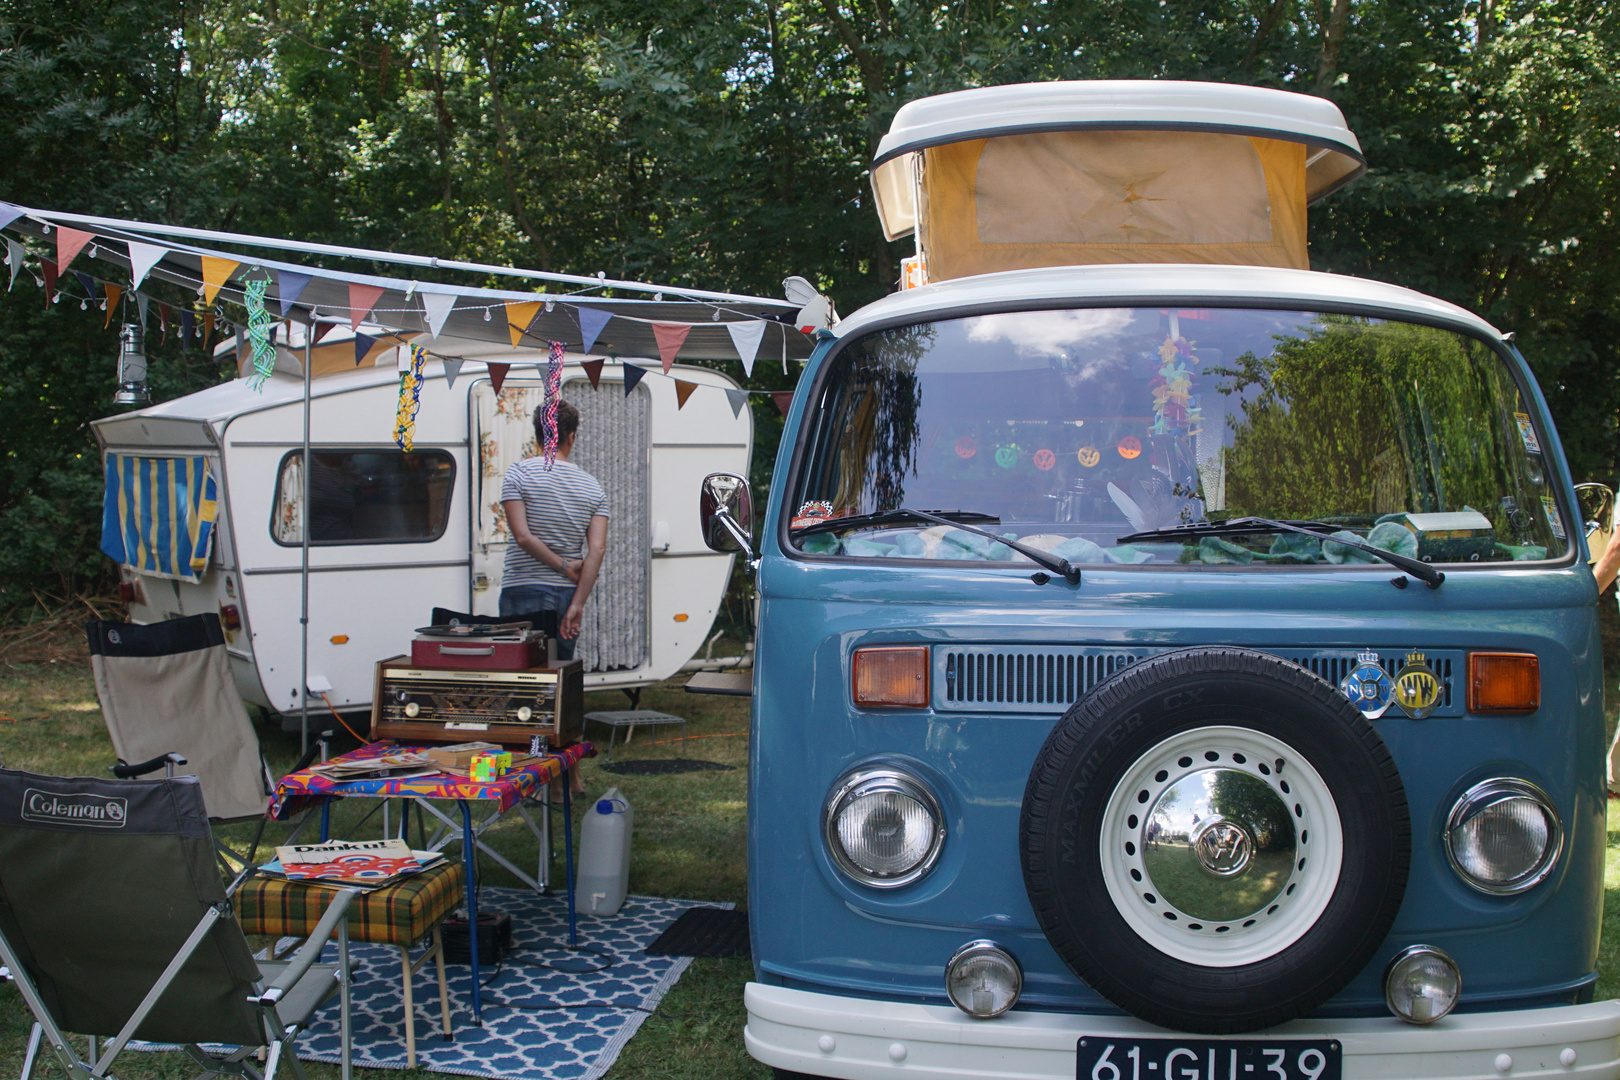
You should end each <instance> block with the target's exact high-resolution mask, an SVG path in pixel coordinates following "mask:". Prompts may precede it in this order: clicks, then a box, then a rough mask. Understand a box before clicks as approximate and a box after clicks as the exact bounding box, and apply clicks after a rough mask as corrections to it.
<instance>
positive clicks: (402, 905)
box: [236, 859, 466, 1069]
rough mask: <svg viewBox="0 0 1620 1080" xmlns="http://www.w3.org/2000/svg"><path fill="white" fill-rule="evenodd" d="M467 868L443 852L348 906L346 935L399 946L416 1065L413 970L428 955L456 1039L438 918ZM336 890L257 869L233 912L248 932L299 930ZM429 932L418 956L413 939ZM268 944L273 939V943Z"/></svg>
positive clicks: (448, 1035) (456, 896) (455, 901)
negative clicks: (444, 857)
mask: <svg viewBox="0 0 1620 1080" xmlns="http://www.w3.org/2000/svg"><path fill="white" fill-rule="evenodd" d="M465 883H466V874H465V872H464V871H463V869H462V865H461V862H460V860H448V859H447V860H445V861H444V862H441V863H439V864H437V865H435V866H432V867H430V868H428V869H426V870H423V871H422V872H421V873H420V874H413V875H411V876H410V877H408V878H406V879H405V880H403V881H401V882H399V883H398V884H396V885H390V886H388V887H386V888H382V889H377V890H375V891H373V892H369V893H362V894H360V895H359V896H357V897H355V900H354V903H353V904H351V905H350V906H349V940H350V941H364V942H369V943H371V944H374V945H392V946H394V947H395V948H397V949H399V962H400V971H401V977H402V979H403V982H404V989H405V1054H406V1058H407V1060H408V1061H409V1062H410V1067H411V1068H413V1069H414V1068H416V1015H415V1006H414V1004H413V1001H412V995H411V977H412V976H413V975H415V974H416V973H417V972H418V971H420V970H421V969H422V966H423V965H424V964H426V963H427V962H428V961H429V960H430V959H431V960H432V961H434V964H435V966H436V967H437V969H438V975H439V1019H440V1021H441V1023H442V1024H443V1025H444V1041H445V1042H454V1041H455V1034H454V1032H452V1031H451V1029H450V990H449V988H448V986H447V985H446V984H445V981H444V942H443V940H442V939H441V938H440V936H439V924H440V923H442V922H443V921H444V918H445V916H446V915H448V914H450V912H452V911H454V910H455V909H456V908H458V907H460V906H461V904H462V902H463V900H464V899H465V892H466V884H465ZM336 895H337V893H336V891H334V890H332V889H327V888H323V887H321V886H319V885H306V884H303V883H301V882H296V881H284V880H282V879H281V878H270V877H255V878H250V879H248V881H247V882H246V883H244V884H243V885H242V887H241V889H239V890H238V891H237V893H236V917H237V920H238V921H239V922H241V924H242V930H243V932H244V933H248V934H266V935H269V936H272V937H276V938H281V937H295V938H302V937H306V936H308V934H309V933H310V932H311V931H312V930H314V929H315V924H316V923H318V922H319V921H320V919H321V914H322V913H323V912H325V910H326V906H327V905H328V904H329V903H331V902H332V898H333V897H334V896H336ZM423 938H430V939H431V941H430V943H429V945H428V947H427V949H426V950H425V951H424V952H423V953H422V955H421V956H418V957H417V958H416V959H415V960H412V959H411V952H410V947H411V946H412V945H414V944H415V943H416V942H418V941H421V940H422V939H423ZM271 948H272V951H273V950H274V946H272V947H271Z"/></svg>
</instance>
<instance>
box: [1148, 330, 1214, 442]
mask: <svg viewBox="0 0 1620 1080" xmlns="http://www.w3.org/2000/svg"><path fill="white" fill-rule="evenodd" d="M1159 359H1160V360H1161V361H1162V363H1161V364H1160V365H1159V373H1158V375H1156V376H1154V378H1153V381H1152V382H1150V383H1148V388H1149V389H1150V390H1152V391H1153V423H1152V424H1151V425H1150V426H1149V427H1148V434H1149V435H1196V434H1198V432H1199V430H1200V428H1201V427H1202V421H1203V415H1202V412H1201V410H1200V409H1199V408H1198V399H1197V398H1195V397H1193V393H1192V389H1193V373H1192V370H1191V368H1190V367H1188V365H1189V364H1196V363H1197V362H1198V358H1197V357H1196V356H1194V355H1193V347H1192V343H1191V342H1189V341H1188V340H1187V339H1186V338H1184V337H1179V336H1177V335H1174V334H1172V335H1171V336H1170V337H1167V338H1165V339H1164V344H1163V345H1160V346H1159Z"/></svg>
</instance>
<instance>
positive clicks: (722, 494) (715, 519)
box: [698, 473, 755, 565]
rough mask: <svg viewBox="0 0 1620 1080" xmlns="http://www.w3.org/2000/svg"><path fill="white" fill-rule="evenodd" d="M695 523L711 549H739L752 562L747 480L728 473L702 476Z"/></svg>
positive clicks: (750, 501) (751, 498)
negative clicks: (696, 521) (696, 522)
mask: <svg viewBox="0 0 1620 1080" xmlns="http://www.w3.org/2000/svg"><path fill="white" fill-rule="evenodd" d="M698 524H699V526H700V527H701V528H702V529H703V542H704V543H705V544H707V545H709V548H710V550H712V551H720V552H732V551H740V552H742V553H743V554H744V555H746V556H747V557H748V561H749V564H750V565H752V564H753V563H754V561H755V559H754V551H753V548H754V540H753V535H754V496H753V493H752V492H750V491H749V490H748V481H747V480H744V479H743V478H742V477H740V476H733V475H732V474H731V473H711V474H709V475H708V476H706V477H704V478H703V491H702V494H701V495H700V496H699V498H698Z"/></svg>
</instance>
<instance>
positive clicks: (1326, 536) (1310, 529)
mask: <svg viewBox="0 0 1620 1080" xmlns="http://www.w3.org/2000/svg"><path fill="white" fill-rule="evenodd" d="M1336 531H1341V530H1340V527H1339V526H1335V525H1329V524H1328V523H1327V522H1325V521H1277V520H1275V519H1273V518H1260V517H1244V518H1232V519H1231V520H1230V521H1195V522H1192V523H1190V524H1187V525H1172V526H1170V527H1169V528H1167V529H1148V530H1147V531H1145V532H1137V533H1131V534H1130V535H1128V536H1121V537H1118V538H1117V542H1118V543H1121V544H1133V543H1144V542H1147V541H1152V540H1181V539H1188V538H1192V539H1195V538H1197V537H1201V536H1246V535H1251V534H1255V533H1268V532H1289V533H1298V534H1300V535H1301V536H1313V537H1315V538H1316V539H1318V540H1330V541H1332V542H1333V543H1335V544H1343V545H1344V546H1345V547H1352V548H1355V549H1357V550H1358V551H1365V552H1366V553H1367V554H1369V555H1372V556H1374V557H1375V558H1379V559H1382V560H1383V561H1384V562H1387V563H1389V564H1390V565H1391V566H1394V567H1396V568H1397V569H1400V570H1404V571H1406V572H1407V573H1408V574H1411V575H1412V576H1413V577H1415V578H1417V579H1418V580H1419V581H1421V582H1423V583H1424V584H1425V585H1427V586H1428V587H1429V588H1431V589H1438V588H1439V587H1440V583H1441V582H1443V581H1445V580H1446V575H1445V574H1443V573H1441V572H1440V571H1439V570H1436V569H1435V568H1434V567H1432V566H1430V565H1429V564H1428V563H1426V562H1420V561H1419V560H1417V559H1413V558H1408V557H1407V556H1405V555H1400V554H1397V553H1396V552H1393V551H1385V550H1384V549H1383V548H1378V547H1373V546H1372V545H1371V544H1369V543H1367V542H1366V541H1365V540H1352V539H1347V538H1345V537H1340V536H1334V535H1332V534H1333V533H1334V532H1336ZM1395 581H1396V584H1400V585H1404V584H1405V581H1404V580H1403V579H1401V578H1396V579H1395Z"/></svg>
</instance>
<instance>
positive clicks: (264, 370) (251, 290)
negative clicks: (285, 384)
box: [242, 278, 276, 394]
mask: <svg viewBox="0 0 1620 1080" xmlns="http://www.w3.org/2000/svg"><path fill="white" fill-rule="evenodd" d="M269 288H270V279H269V278H256V279H252V280H249V281H245V282H243V283H242V302H243V304H244V305H245V306H246V307H247V313H248V333H247V336H248V344H249V345H251V346H252V348H253V381H252V382H250V383H248V385H249V386H251V387H252V388H253V389H254V390H257V391H258V392H259V393H261V394H262V393H264V383H265V380H266V379H268V378H269V377H270V375H271V373H272V372H274V371H275V370H276V350H275V348H274V347H273V346H272V345H271V344H270V327H272V326H274V325H275V322H276V320H275V319H274V318H272V317H271V315H270V313H269V312H268V311H266V310H265V308H264V294H265V292H266V291H267V290H268V289H269Z"/></svg>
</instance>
